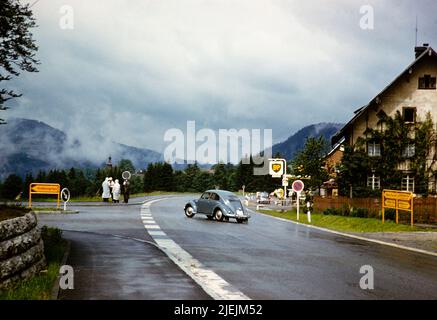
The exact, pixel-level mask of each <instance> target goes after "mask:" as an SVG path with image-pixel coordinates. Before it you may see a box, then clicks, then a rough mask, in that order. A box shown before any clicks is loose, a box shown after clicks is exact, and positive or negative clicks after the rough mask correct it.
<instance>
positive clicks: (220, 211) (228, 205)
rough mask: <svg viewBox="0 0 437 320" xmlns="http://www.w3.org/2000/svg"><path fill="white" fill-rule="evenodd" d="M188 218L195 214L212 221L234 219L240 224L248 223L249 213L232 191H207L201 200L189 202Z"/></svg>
mask: <svg viewBox="0 0 437 320" xmlns="http://www.w3.org/2000/svg"><path fill="white" fill-rule="evenodd" d="M184 211H185V215H186V216H187V217H188V218H192V217H194V215H195V214H204V215H206V217H207V218H208V219H210V220H212V219H215V220H217V221H222V220H229V218H234V219H236V220H237V222H238V223H243V222H247V220H248V219H249V218H250V215H249V213H248V212H247V210H246V209H245V208H244V207H243V205H242V203H241V201H240V199H239V198H238V197H237V196H236V195H235V194H233V193H232V192H230V191H225V190H207V191H205V192H204V193H203V194H202V195H201V197H200V198H199V199H196V200H191V201H189V202H188V203H187V204H186V205H185V207H184Z"/></svg>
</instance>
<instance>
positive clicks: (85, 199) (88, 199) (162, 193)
mask: <svg viewBox="0 0 437 320" xmlns="http://www.w3.org/2000/svg"><path fill="white" fill-rule="evenodd" d="M174 194H176V195H184V194H193V192H168V191H153V192H141V193H134V194H131V195H130V196H129V199H130V200H132V199H133V198H140V197H146V196H165V195H174ZM23 201H24V202H26V201H28V200H26V199H23ZM32 201H34V202H56V201H57V200H56V198H55V197H54V198H39V197H37V196H33V197H32ZM120 201H123V195H121V197H120ZM70 202H102V198H101V197H98V196H93V197H86V196H82V197H74V198H71V199H70ZM61 203H62V201H61Z"/></svg>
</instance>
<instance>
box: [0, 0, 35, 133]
mask: <svg viewBox="0 0 437 320" xmlns="http://www.w3.org/2000/svg"><path fill="white" fill-rule="evenodd" d="M35 26H36V23H35V19H34V17H33V15H32V11H31V10H30V6H29V4H26V5H23V4H21V3H20V2H19V1H18V0H3V1H2V3H1V6H0V39H1V42H0V67H1V68H0V82H2V81H9V80H11V79H12V77H18V76H19V75H20V71H26V72H37V71H38V70H37V69H36V65H37V64H39V62H38V61H37V60H36V59H35V54H34V52H35V51H37V50H38V47H37V46H36V44H35V41H34V40H33V38H32V33H31V32H30V29H31V28H33V27H35ZM20 96H21V94H18V93H16V92H14V91H13V90H8V89H6V88H0V111H4V110H7V109H8V107H7V106H5V105H4V104H5V102H7V101H9V100H11V99H13V98H17V97H20ZM4 123H5V121H4V120H3V119H1V118H0V124H4Z"/></svg>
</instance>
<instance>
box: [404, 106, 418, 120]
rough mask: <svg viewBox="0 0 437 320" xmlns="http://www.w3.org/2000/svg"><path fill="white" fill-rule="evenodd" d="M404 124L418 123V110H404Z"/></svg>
mask: <svg viewBox="0 0 437 320" xmlns="http://www.w3.org/2000/svg"><path fill="white" fill-rule="evenodd" d="M402 111H403V115H404V117H403V118H404V122H415V121H416V108H403V109H402Z"/></svg>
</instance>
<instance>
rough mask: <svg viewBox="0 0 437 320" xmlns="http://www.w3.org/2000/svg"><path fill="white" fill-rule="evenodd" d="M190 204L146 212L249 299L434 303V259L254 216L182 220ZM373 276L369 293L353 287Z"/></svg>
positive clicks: (177, 202)
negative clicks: (367, 273) (369, 271)
mask: <svg viewBox="0 0 437 320" xmlns="http://www.w3.org/2000/svg"><path fill="white" fill-rule="evenodd" d="M188 199H189V197H184V198H173V199H168V200H165V201H160V202H157V203H155V204H153V205H152V206H151V212H152V215H153V217H154V219H155V221H156V223H157V224H158V225H160V226H161V228H162V229H163V231H164V232H165V233H166V234H167V235H168V236H169V237H170V238H171V239H173V240H174V241H175V242H176V243H178V244H179V245H180V246H181V247H182V248H183V249H185V250H186V251H188V252H189V253H190V254H191V255H192V256H193V257H194V258H196V259H198V260H199V261H201V262H202V263H203V264H204V265H205V266H206V267H208V268H210V269H212V270H213V271H215V272H216V273H217V274H219V275H220V276H221V277H222V278H223V279H225V280H226V281H227V282H229V283H230V284H232V285H233V286H235V287H236V288H237V289H239V290H240V291H242V292H243V293H244V294H246V295H247V296H249V297H250V298H252V299H436V298H437V258H436V257H433V256H428V255H424V254H420V253H414V252H409V251H406V250H402V249H397V248H393V247H388V246H384V245H379V244H375V243H370V242H367V241H361V240H355V239H352V238H347V237H343V236H339V235H335V234H332V233H328V232H325V231H320V230H316V229H311V228H308V227H305V226H301V225H296V224H293V223H289V222H284V221H279V220H276V219H273V218H271V217H268V216H264V215H262V214H253V215H252V218H251V219H250V221H249V223H248V224H237V223H235V221H234V220H231V221H230V222H216V221H210V220H207V219H206V217H205V216H202V215H197V216H195V217H194V218H192V219H190V218H187V217H185V215H184V213H183V210H182V208H183V205H184V203H185V202H186V200H188ZM363 265H370V266H372V267H373V270H374V276H375V278H374V290H362V289H361V288H360V286H359V281H360V278H361V277H362V276H363V274H360V272H359V270H360V267H361V266H363Z"/></svg>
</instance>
